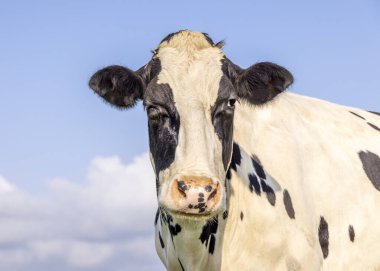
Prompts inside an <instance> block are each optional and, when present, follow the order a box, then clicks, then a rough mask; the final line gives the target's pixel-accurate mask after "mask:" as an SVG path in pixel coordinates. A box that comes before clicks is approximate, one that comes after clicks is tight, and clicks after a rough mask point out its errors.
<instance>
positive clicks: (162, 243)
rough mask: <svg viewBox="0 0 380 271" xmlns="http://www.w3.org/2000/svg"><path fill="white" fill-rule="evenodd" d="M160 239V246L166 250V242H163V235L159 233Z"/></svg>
mask: <svg viewBox="0 0 380 271" xmlns="http://www.w3.org/2000/svg"><path fill="white" fill-rule="evenodd" d="M158 238H159V239H160V244H161V247H162V248H165V244H164V240H162V237H161V233H160V232H158Z"/></svg>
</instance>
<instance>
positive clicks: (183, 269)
mask: <svg viewBox="0 0 380 271" xmlns="http://www.w3.org/2000/svg"><path fill="white" fill-rule="evenodd" d="M178 262H179V265H180V266H181V270H182V271H185V268H184V267H183V264H182V263H181V261H180V260H179V259H178Z"/></svg>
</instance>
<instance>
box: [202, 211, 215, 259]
mask: <svg viewBox="0 0 380 271" xmlns="http://www.w3.org/2000/svg"><path fill="white" fill-rule="evenodd" d="M217 231H218V218H217V217H214V218H211V219H209V220H208V221H207V222H206V224H205V225H204V226H203V228H202V233H201V235H200V236H199V240H201V242H202V244H205V245H206V248H207V246H208V245H209V247H208V251H209V253H210V254H213V253H214V248H215V236H214V235H215V234H216V232H217ZM209 241H210V244H209Z"/></svg>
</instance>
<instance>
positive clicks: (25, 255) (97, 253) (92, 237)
mask: <svg viewBox="0 0 380 271" xmlns="http://www.w3.org/2000/svg"><path fill="white" fill-rule="evenodd" d="M155 191H156V190H155V177H154V174H153V170H152V169H151V165H150V163H149V159H148V155H147V154H143V155H141V156H138V157H136V158H135V159H134V161H133V162H132V163H131V164H129V165H124V164H123V163H122V162H121V161H120V159H119V158H118V157H97V158H95V159H93V161H92V162H91V164H90V166H89V169H88V174H87V178H86V181H85V182H84V183H82V184H77V183H74V182H71V181H68V180H65V179H63V178H56V179H54V180H52V181H51V182H50V190H49V193H48V195H45V196H36V195H30V194H28V193H26V192H25V191H22V189H20V188H18V189H16V187H14V186H13V185H12V184H11V183H9V182H8V181H7V180H6V179H5V178H4V177H2V176H0V270H15V271H16V270H19V271H26V270H28V271H33V270H48V269H52V268H53V269H54V270H56V271H60V270H62V271H63V270H70V271H75V270H110V271H113V270H163V269H164V268H163V266H162V265H161V263H160V262H159V259H158V256H156V253H155V249H154V236H153V231H154V226H153V220H154V215H155V211H156V208H157V203H156V192H155Z"/></svg>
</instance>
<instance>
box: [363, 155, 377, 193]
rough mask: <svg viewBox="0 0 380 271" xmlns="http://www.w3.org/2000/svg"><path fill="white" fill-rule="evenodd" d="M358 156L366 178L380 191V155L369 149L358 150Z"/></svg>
mask: <svg viewBox="0 0 380 271" xmlns="http://www.w3.org/2000/svg"><path fill="white" fill-rule="evenodd" d="M359 157H360V160H361V162H362V165H363V169H364V171H365V173H366V174H367V177H368V179H369V180H370V181H371V182H372V184H373V186H374V187H375V188H376V189H377V190H379V191H380V157H379V156H378V155H377V154H375V153H373V152H370V151H367V152H364V151H360V152H359Z"/></svg>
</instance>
